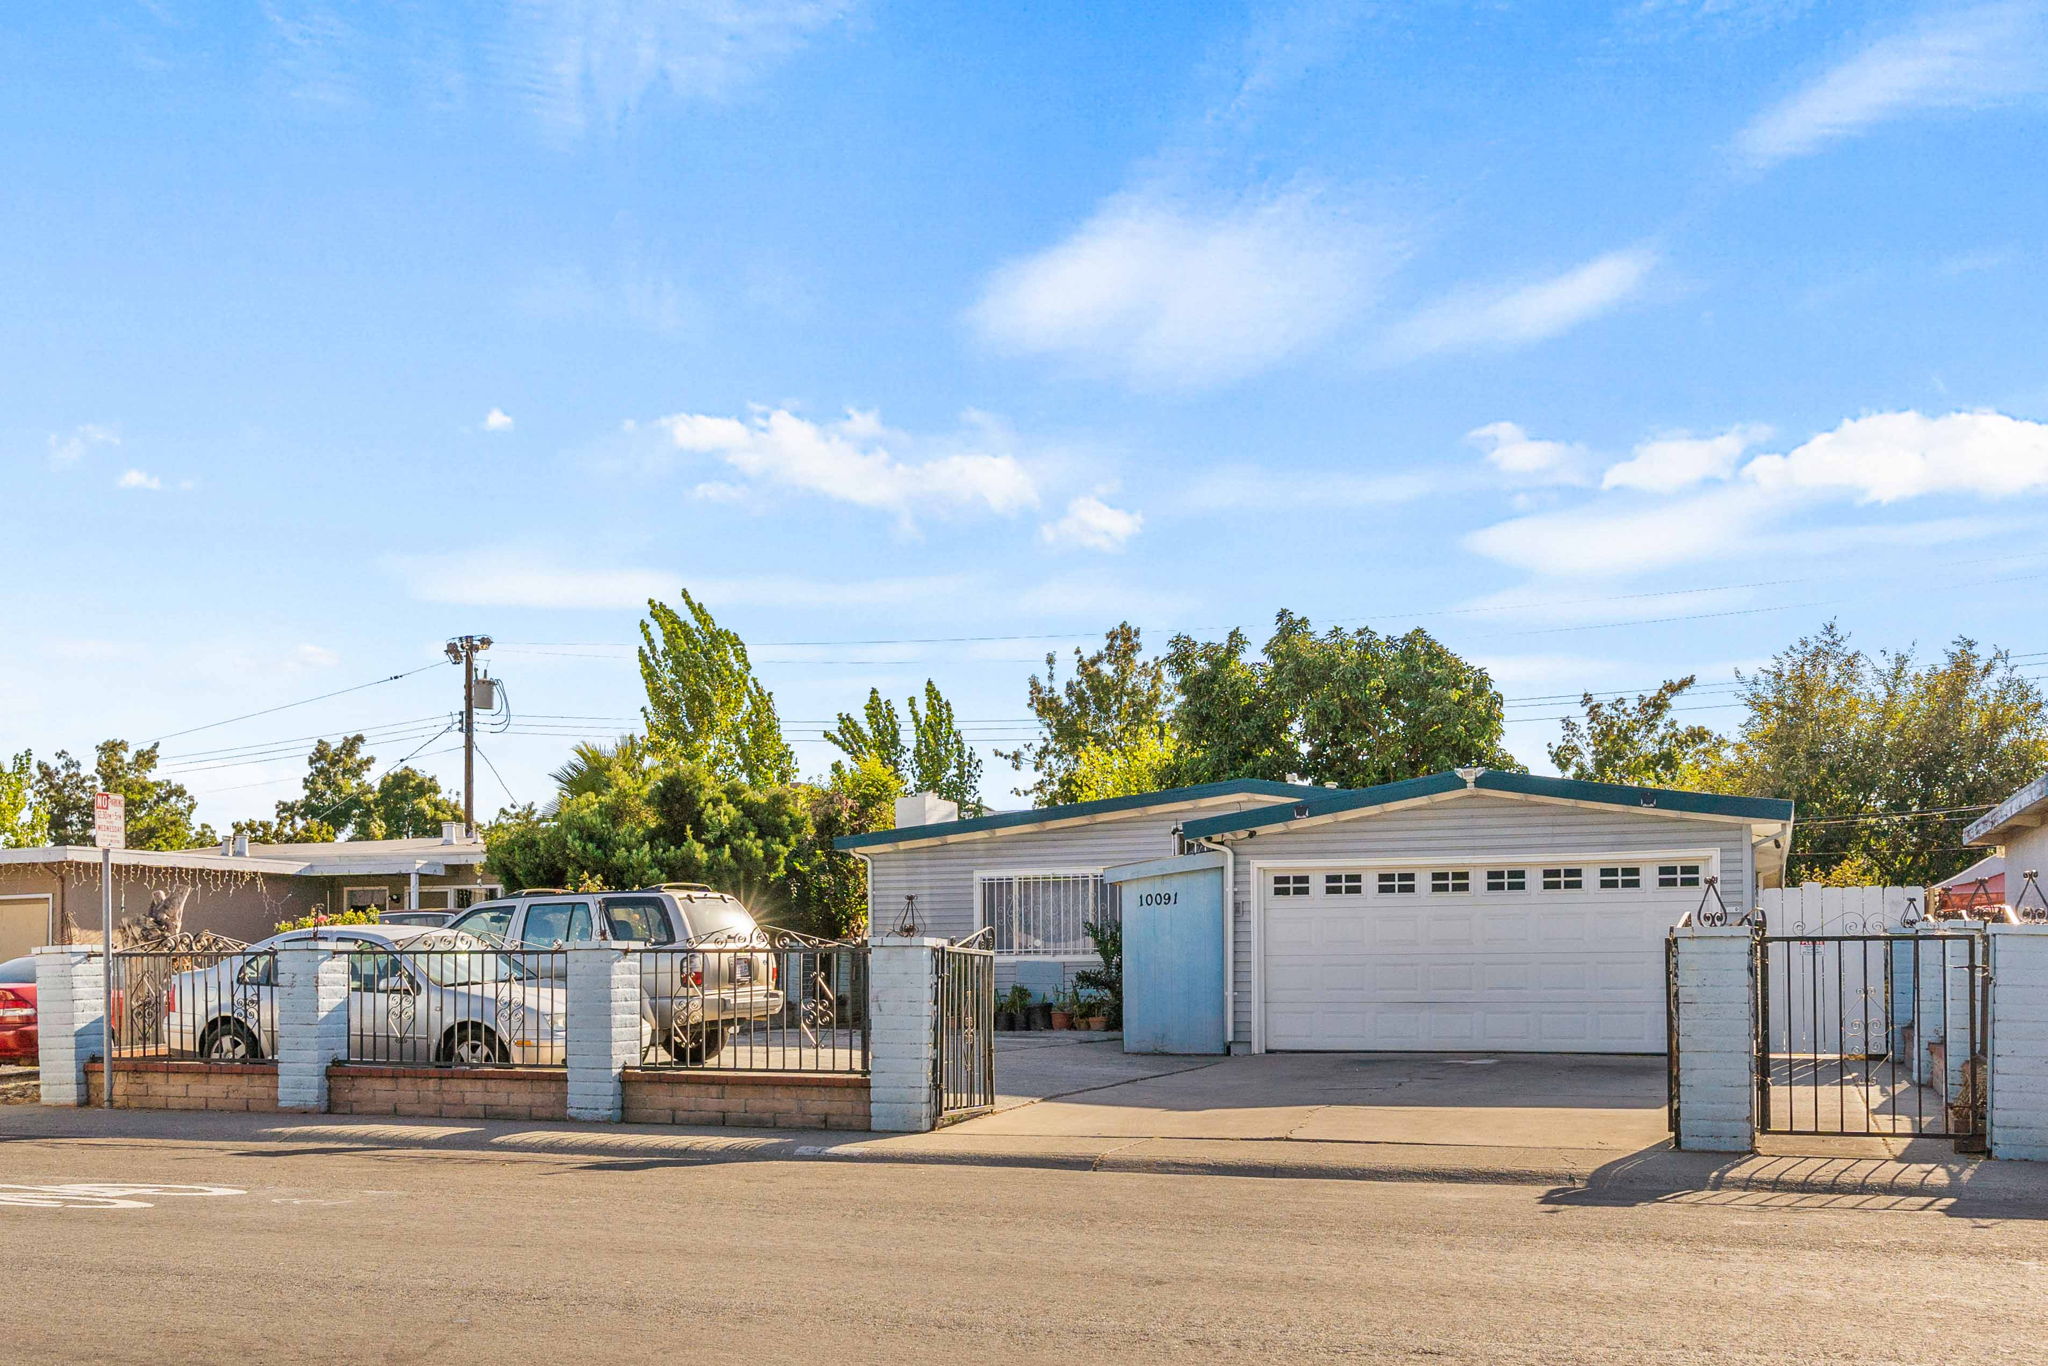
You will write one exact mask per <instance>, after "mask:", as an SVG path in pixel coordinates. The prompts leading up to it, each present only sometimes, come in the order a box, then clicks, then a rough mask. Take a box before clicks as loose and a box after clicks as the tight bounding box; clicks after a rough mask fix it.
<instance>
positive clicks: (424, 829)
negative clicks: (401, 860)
mask: <svg viewBox="0 0 2048 1366" xmlns="http://www.w3.org/2000/svg"><path fill="white" fill-rule="evenodd" d="M461 819H462V803H461V802H459V801H457V800H455V799H454V798H452V797H450V796H448V795H447V794H446V793H444V792H442V791H441V780H440V779H439V778H436V777H434V776H433V775H432V774H429V773H422V772H420V771H419V770H418V769H416V768H413V767H411V766H410V765H407V764H401V765H399V766H398V767H397V768H394V769H392V770H391V771H390V772H389V773H386V774H385V775H384V776H383V777H382V778H379V779H378V780H377V792H376V795H375V796H373V797H372V798H371V799H370V810H369V814H368V817H367V819H366V820H365V824H364V828H365V829H374V830H375V831H376V833H375V834H361V835H358V834H353V833H352V834H351V835H350V838H351V839H384V840H403V839H424V838H426V837H427V836H429V835H438V834H440V833H441V825H442V823H443V822H444V821H460V820H461Z"/></svg>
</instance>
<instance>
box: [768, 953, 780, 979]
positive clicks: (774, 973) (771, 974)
mask: <svg viewBox="0 0 2048 1366" xmlns="http://www.w3.org/2000/svg"><path fill="white" fill-rule="evenodd" d="M768 985H769V986H771V987H779V986H781V985H782V964H780V963H778V962H776V961H775V955H774V954H772V953H771V954H769V955H768Z"/></svg>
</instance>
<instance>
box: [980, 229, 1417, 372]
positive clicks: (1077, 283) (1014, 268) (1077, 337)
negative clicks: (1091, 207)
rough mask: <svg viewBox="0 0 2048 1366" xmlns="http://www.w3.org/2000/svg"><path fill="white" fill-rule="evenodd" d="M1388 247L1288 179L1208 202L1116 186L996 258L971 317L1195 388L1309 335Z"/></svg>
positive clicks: (1358, 304) (1361, 302) (1005, 344)
mask: <svg viewBox="0 0 2048 1366" xmlns="http://www.w3.org/2000/svg"><path fill="white" fill-rule="evenodd" d="M1395 255H1396V252H1395V249H1394V248H1393V246H1392V245H1391V243H1390V242H1389V241H1388V240H1387V239H1386V238H1385V236H1384V235H1383V234H1380V233H1377V232H1375V231H1372V230H1369V229H1366V228H1364V227H1362V226H1361V225H1359V224H1357V223H1355V222H1353V221H1351V220H1350V219H1349V218H1347V217H1346V216H1345V215H1343V214H1340V213H1338V212H1335V211H1333V210H1332V209H1331V208H1329V207H1328V206H1327V205H1326V204H1324V203H1323V202H1322V201H1321V200H1319V199H1317V198H1316V197H1315V196H1313V195H1309V194H1306V193H1302V192H1298V191H1297V192H1290V193H1285V194H1280V195H1276V196H1272V197H1268V198H1263V199H1248V200H1244V201H1240V202H1237V203H1232V204H1226V205H1222V206H1217V207H1208V206H1197V205H1193V204H1188V203H1183V202H1179V201H1177V200H1175V199H1174V198H1172V197H1169V196H1166V195H1164V194H1158V193H1132V194H1124V195H1119V196H1117V197H1115V198H1113V199H1110V200H1109V201H1107V202H1105V203H1104V204H1103V205H1102V206H1101V207H1100V208H1098V209H1097V210H1096V212H1095V214H1094V216H1093V217H1091V218H1090V219H1089V220H1088V221H1087V222H1085V223H1083V224H1082V225H1081V226H1080V227H1079V228H1077V229H1076V230H1075V231H1074V232H1073V234H1072V235H1071V236H1069V237H1068V238H1067V239H1066V240H1065V241H1062V242H1060V243H1058V244H1056V245H1054V246H1052V247H1048V248H1047V249H1045V250H1044V251H1041V252H1038V253H1037V254H1035V255H1032V256H1028V257H1025V258H1023V259H1021V260H1017V261H1012V262H1010V263H1008V264H1007V265H1004V266H1003V267H1001V268H1000V269H999V270H997V271H996V272H995V274H994V275H993V276H992V277H991V278H990V279H989V282H988V286H987V288H986V290H985V291H984V293H983V296H982V299H981V301H980V303H979V304H977V305H976V306H975V308H974V310H973V314H972V317H973V321H974V322H975V324H976V325H977V327H978V328H979V329H980V331H981V333H982V334H983V336H984V337H986V338H987V339H988V340H989V341H991V342H992V343H994V344H995V345H997V346H999V347H1002V348H1004V349H1006V350H1009V351H1014V352H1021V353H1024V354H1031V355H1055V356H1064V357H1067V358H1070V359H1073V360H1076V361H1078V362H1080V363H1081V364H1082V365H1084V366H1086V367H1089V368H1092V369H1097V370H1103V371H1107V372H1110V373H1111V374H1114V375H1117V376H1120V377H1122V378H1125V379H1127V380H1129V381H1130V382H1132V383H1134V384H1136V385H1138V386H1140V387H1144V388H1148V389H1173V388H1188V387H1196V386H1201V385H1207V384H1216V383H1220V382H1223V381H1226V380H1232V379H1237V378H1240V377H1242V376H1245V375H1249V374H1252V373H1255V372H1256V371H1259V370H1263V369H1265V368H1267V367H1268V366H1271V365H1273V364H1274V363H1275V362H1277V361H1280V360H1282V359H1285V358H1286V357H1288V356H1291V355H1294V354H1296V353H1298V352H1300V351H1302V350H1303V349H1305V348H1307V347H1309V346H1311V345H1313V344H1315V343H1316V342H1319V341H1321V340H1322V339H1324V338H1325V337H1327V336H1328V335H1329V334H1330V333H1331V332H1332V331H1334V330H1335V329H1336V328H1338V327H1339V326H1341V325H1342V324H1343V323H1344V322H1346V321H1347V320H1348V319H1350V318H1351V317H1353V316H1354V315H1356V314H1357V313H1358V312H1359V311H1360V310H1361V309H1362V308H1364V307H1365V306H1366V305H1367V304H1368V303H1369V302H1370V301H1371V297H1372V295H1373V294H1374V292H1375V291H1376V289H1377V286H1378V284H1379V282H1380V280H1381V279H1382V278H1383V277H1384V276H1385V275H1386V273H1387V272H1388V270H1389V269H1390V268H1391V266H1392V264H1393V260H1394V257H1395Z"/></svg>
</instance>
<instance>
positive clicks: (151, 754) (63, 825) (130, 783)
mask: <svg viewBox="0 0 2048 1366" xmlns="http://www.w3.org/2000/svg"><path fill="white" fill-rule="evenodd" d="M156 767H157V746H155V745H145V746H143V747H142V748H141V749H135V748H133V747H132V746H131V745H130V744H129V743H128V742H127V741H126V740H102V741H100V743H99V744H98V745H97V746H95V747H94V750H93V767H92V769H91V771H89V772H88V771H87V770H86V769H85V768H84V767H83V766H82V765H81V764H80V763H79V762H78V760H77V759H75V758H73V757H72V756H71V755H70V754H69V753H68V752H67V751H64V750H58V751H57V754H56V757H55V759H54V761H53V762H50V763H38V764H37V765H36V777H35V805H37V806H38V807H40V808H41V809H42V811H43V813H44V815H45V817H46V819H47V821H48V828H49V839H50V841H51V842H52V843H54V844H91V843H92V834H93V831H92V826H93V816H92V799H93V794H94V793H95V792H113V793H117V794H118V795H119V796H120V797H121V798H122V799H123V807H124V811H125V814H126V816H127V821H128V847H129V848H130V849H163V850H168V849H192V848H196V847H198V846H200V845H206V844H213V843H215V842H216V841H217V840H218V838H219V837H218V836H216V835H215V834H214V833H213V827H211V826H208V825H202V824H197V823H195V822H194V821H193V819H192V817H193V813H194V811H195V810H197V808H198V805H199V803H198V800H197V799H196V798H195V797H193V795H192V794H191V793H190V792H189V791H187V790H186V788H185V785H184V784H183V783H180V782H175V781H173V780H171V779H169V778H160V777H157V776H156Z"/></svg>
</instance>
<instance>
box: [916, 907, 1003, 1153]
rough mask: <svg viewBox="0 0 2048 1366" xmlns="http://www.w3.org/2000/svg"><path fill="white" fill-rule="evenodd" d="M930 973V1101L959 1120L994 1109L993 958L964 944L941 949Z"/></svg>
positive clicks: (942, 1115) (945, 1115)
mask: <svg viewBox="0 0 2048 1366" xmlns="http://www.w3.org/2000/svg"><path fill="white" fill-rule="evenodd" d="M983 933H984V934H985V933H987V932H986V931H983ZM976 937H977V938H978V937H979V936H976ZM933 971H934V973H935V974H936V976H937V979H938V980H937V981H936V982H934V983H933V997H934V999H935V1000H936V1001H937V1002H938V1010H937V1011H936V1012H935V1014H934V1017H933V1028H934V1029H935V1030H936V1031H937V1038H936V1039H935V1041H934V1042H935V1045H936V1046H935V1048H934V1049H933V1052H932V1099H933V1100H934V1102H935V1103H936V1105H937V1108H938V1112H939V1117H940V1118H941V1119H949V1118H958V1117H960V1116H962V1115H968V1114H972V1113H974V1112H975V1111H977V1110H986V1109H988V1108H989V1107H991V1106H993V1105H994V1104H995V1103H996V1055H995V1048H996V955H995V952H994V950H992V949H986V948H982V947H979V946H977V945H976V944H975V942H974V939H968V940H966V941H963V942H962V943H959V944H949V945H947V946H946V947H945V948H942V949H940V950H939V951H938V953H937V954H935V955H934V956H933Z"/></svg>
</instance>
